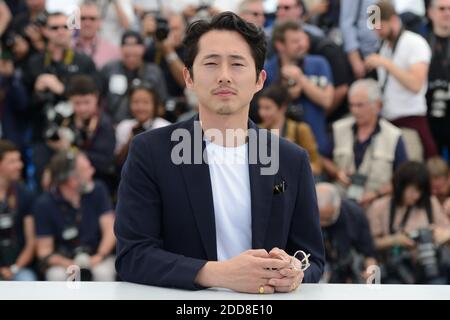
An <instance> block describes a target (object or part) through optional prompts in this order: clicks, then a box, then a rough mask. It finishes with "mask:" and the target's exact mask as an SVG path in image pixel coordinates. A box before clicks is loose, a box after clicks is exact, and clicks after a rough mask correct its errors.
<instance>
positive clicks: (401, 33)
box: [381, 26, 405, 93]
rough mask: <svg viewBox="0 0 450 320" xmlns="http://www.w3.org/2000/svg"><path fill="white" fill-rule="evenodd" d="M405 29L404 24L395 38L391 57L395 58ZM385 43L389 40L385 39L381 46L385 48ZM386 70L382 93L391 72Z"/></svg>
mask: <svg viewBox="0 0 450 320" xmlns="http://www.w3.org/2000/svg"><path fill="white" fill-rule="evenodd" d="M404 31H405V29H404V27H403V26H402V28H401V29H400V32H399V33H398V35H397V37H396V38H395V40H394V43H393V44H392V51H391V56H390V59H394V56H395V51H396V50H397V46H398V43H399V41H400V38H401V37H402V35H403V33H404ZM384 44H387V41H383V45H382V46H381V48H383V46H384ZM385 72H386V76H385V78H384V81H383V85H382V86H381V92H382V93H384V90H385V89H386V85H387V82H388V80H389V73H388V72H387V71H386V70H385Z"/></svg>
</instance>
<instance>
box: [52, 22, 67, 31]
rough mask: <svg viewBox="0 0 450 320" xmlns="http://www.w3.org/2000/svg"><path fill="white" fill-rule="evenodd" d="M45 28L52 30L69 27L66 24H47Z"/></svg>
mask: <svg viewBox="0 0 450 320" xmlns="http://www.w3.org/2000/svg"><path fill="white" fill-rule="evenodd" d="M47 28H49V29H50V30H52V31H56V30H58V29H66V30H68V29H69V27H68V26H67V25H66V24H63V25H60V26H47Z"/></svg>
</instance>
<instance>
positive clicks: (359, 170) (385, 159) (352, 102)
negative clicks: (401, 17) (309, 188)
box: [324, 79, 408, 207]
mask: <svg viewBox="0 0 450 320" xmlns="http://www.w3.org/2000/svg"><path fill="white" fill-rule="evenodd" d="M349 108H350V112H351V114H352V116H351V117H348V118H345V119H342V120H339V121H336V122H335V123H334V124H333V139H332V145H331V146H330V150H329V152H328V154H327V157H326V158H324V167H325V170H326V172H327V173H328V175H329V176H330V178H331V179H335V180H336V182H337V185H338V186H339V188H340V191H341V193H342V194H346V196H347V198H350V199H352V200H355V201H357V202H358V203H359V204H360V205H362V206H364V207H367V206H368V205H369V204H370V203H371V202H372V201H374V200H375V199H377V198H378V197H380V196H382V195H385V194H388V193H390V192H391V191H392V185H391V180H392V179H391V178H392V175H393V173H394V171H395V170H396V169H397V167H398V166H399V165H400V164H401V163H403V162H405V161H406V160H408V157H407V153H406V149H405V145H404V142H403V138H402V133H401V131H400V129H398V128H397V127H395V126H394V125H393V124H391V123H389V122H387V121H386V120H384V119H383V118H380V116H379V113H380V110H381V108H382V102H381V90H380V87H379V85H378V83H377V82H376V81H375V80H372V79H364V80H357V81H356V82H354V83H353V84H352V86H351V87H350V91H349Z"/></svg>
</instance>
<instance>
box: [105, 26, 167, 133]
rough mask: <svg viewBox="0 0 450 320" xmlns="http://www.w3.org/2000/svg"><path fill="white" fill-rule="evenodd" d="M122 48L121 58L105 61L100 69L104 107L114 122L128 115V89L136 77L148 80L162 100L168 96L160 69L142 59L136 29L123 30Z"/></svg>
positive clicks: (143, 48) (140, 43)
mask: <svg viewBox="0 0 450 320" xmlns="http://www.w3.org/2000/svg"><path fill="white" fill-rule="evenodd" d="M121 49H122V58H121V59H120V60H116V61H111V62H109V63H107V64H106V65H105V66H104V67H103V69H102V70H101V76H102V84H103V85H102V89H103V92H102V97H104V98H105V99H104V102H105V109H104V110H105V111H106V113H107V114H108V115H109V116H110V117H111V119H112V121H113V123H114V124H117V123H119V122H120V121H122V120H124V119H129V118H131V115H130V108H129V102H128V95H127V92H128V88H129V87H130V86H131V84H132V83H133V81H134V80H136V79H138V80H140V81H143V82H146V83H151V84H152V85H153V86H154V88H155V89H156V91H157V93H158V96H159V97H160V98H161V101H163V102H164V101H166V99H167V87H166V82H165V80H164V75H163V72H162V70H161V68H159V67H158V66H157V65H156V64H154V63H148V62H145V61H144V53H145V46H144V40H143V39H142V36H141V35H140V34H139V33H138V32H135V31H126V32H125V33H124V34H123V36H122V47H121Z"/></svg>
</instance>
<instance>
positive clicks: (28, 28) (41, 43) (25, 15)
mask: <svg viewBox="0 0 450 320" xmlns="http://www.w3.org/2000/svg"><path fill="white" fill-rule="evenodd" d="M26 5H27V9H28V10H26V11H23V12H21V13H19V14H18V15H17V16H15V17H14V18H13V21H12V24H11V30H13V31H15V32H19V33H21V34H24V35H25V36H26V38H27V40H28V41H29V43H30V47H31V52H32V53H37V52H40V51H43V50H45V46H46V39H45V36H44V27H45V25H46V23H47V16H48V12H47V11H46V10H45V5H46V1H45V0H26Z"/></svg>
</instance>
